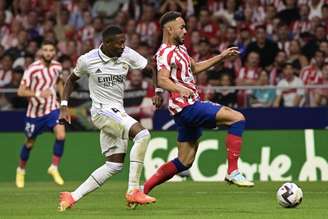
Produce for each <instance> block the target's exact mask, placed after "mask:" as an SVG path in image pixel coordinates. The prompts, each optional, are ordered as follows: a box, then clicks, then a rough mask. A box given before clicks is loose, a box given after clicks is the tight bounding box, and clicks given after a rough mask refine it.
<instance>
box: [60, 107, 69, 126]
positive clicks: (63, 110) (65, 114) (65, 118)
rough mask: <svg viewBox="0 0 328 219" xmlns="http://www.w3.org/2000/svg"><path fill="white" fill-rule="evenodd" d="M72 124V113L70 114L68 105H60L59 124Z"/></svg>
mask: <svg viewBox="0 0 328 219" xmlns="http://www.w3.org/2000/svg"><path fill="white" fill-rule="evenodd" d="M66 123H68V124H71V115H70V114H69V111H68V107H67V106H61V107H60V114H59V124H61V125H64V124H66Z"/></svg>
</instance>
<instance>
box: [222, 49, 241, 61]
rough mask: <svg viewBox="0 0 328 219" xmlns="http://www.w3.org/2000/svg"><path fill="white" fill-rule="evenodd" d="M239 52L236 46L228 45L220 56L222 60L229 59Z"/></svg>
mask: <svg viewBox="0 0 328 219" xmlns="http://www.w3.org/2000/svg"><path fill="white" fill-rule="evenodd" d="M239 54H240V52H239V50H238V47H230V48H228V49H226V50H224V51H223V52H222V53H221V54H220V56H221V57H222V59H223V60H226V59H230V58H235V57H237V56H238V55H239Z"/></svg>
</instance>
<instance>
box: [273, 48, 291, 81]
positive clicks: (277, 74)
mask: <svg viewBox="0 0 328 219" xmlns="http://www.w3.org/2000/svg"><path fill="white" fill-rule="evenodd" d="M286 60H287V54H286V53H285V51H283V50H280V51H279V52H278V53H277V55H276V57H275V59H274V63H273V65H272V68H271V70H270V72H269V84H270V85H277V83H278V82H279V81H280V80H281V79H282V77H283V74H282V69H283V66H284V64H285V62H286Z"/></svg>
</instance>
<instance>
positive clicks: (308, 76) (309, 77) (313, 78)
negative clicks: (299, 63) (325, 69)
mask: <svg viewBox="0 0 328 219" xmlns="http://www.w3.org/2000/svg"><path fill="white" fill-rule="evenodd" d="M300 78H301V79H302V81H303V82H304V84H322V81H323V78H322V72H321V70H320V69H318V68H316V67H315V66H313V65H308V66H305V67H304V68H303V69H302V70H301V73H300Z"/></svg>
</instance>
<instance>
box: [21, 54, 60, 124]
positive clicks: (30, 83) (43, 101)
mask: <svg viewBox="0 0 328 219" xmlns="http://www.w3.org/2000/svg"><path fill="white" fill-rule="evenodd" d="M61 71H62V65H61V64H60V63H59V62H57V61H54V60H53V61H51V63H50V66H49V67H47V66H45V65H44V64H43V63H42V61H41V60H38V61H35V62H33V63H32V64H31V65H30V66H29V68H28V69H27V70H26V71H25V72H24V75H23V79H22V81H21V84H24V85H25V86H26V87H27V88H29V89H31V90H32V91H34V92H42V91H45V90H47V89H50V90H51V91H52V94H51V95H50V96H49V97H47V98H44V97H31V98H29V104H28V107H27V112H26V116H27V117H30V118H36V117H41V116H44V115H47V114H49V113H50V112H51V111H53V110H55V109H57V108H58V107H59V104H58V102H57V96H56V83H57V81H58V79H59V78H60V77H61Z"/></svg>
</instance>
